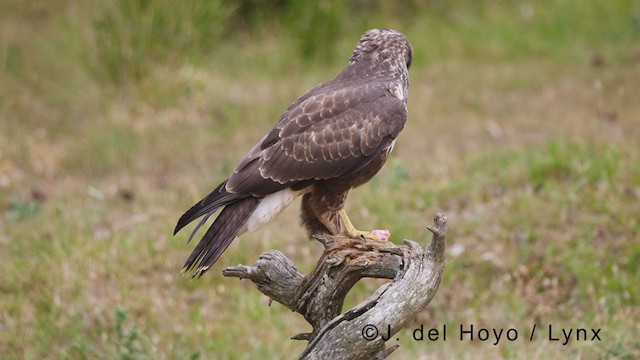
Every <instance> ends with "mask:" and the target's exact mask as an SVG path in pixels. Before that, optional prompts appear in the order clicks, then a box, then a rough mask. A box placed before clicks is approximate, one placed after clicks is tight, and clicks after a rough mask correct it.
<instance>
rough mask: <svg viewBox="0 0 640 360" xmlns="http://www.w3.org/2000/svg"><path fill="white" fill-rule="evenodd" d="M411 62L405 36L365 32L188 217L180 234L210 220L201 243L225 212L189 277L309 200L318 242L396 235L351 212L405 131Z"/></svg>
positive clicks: (192, 260) (307, 210)
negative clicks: (360, 223)
mask: <svg viewBox="0 0 640 360" xmlns="http://www.w3.org/2000/svg"><path fill="white" fill-rule="evenodd" d="M411 58H412V47H411V44H410V43H409V40H408V39H407V38H406V37H405V36H404V35H403V34H402V33H400V32H398V31H395V30H390V29H374V30H369V31H367V32H366V33H364V35H362V37H361V38H360V41H359V43H358V45H357V46H356V48H355V50H354V51H353V54H352V55H351V58H350V59H349V65H348V66H347V67H346V68H345V69H344V70H342V71H341V72H340V73H339V74H338V75H337V76H336V77H335V78H334V79H332V80H329V81H327V82H324V83H321V84H319V85H317V86H315V87H314V88H312V89H311V90H309V91H308V92H307V93H305V94H304V95H302V96H300V97H299V98H298V99H297V100H295V101H294V102H293V103H292V104H291V105H290V106H289V107H288V108H287V109H286V110H285V111H284V113H283V114H282V116H280V119H279V120H278V122H277V123H276V125H275V127H274V128H273V129H272V130H271V131H269V132H268V133H267V134H266V135H265V136H264V137H263V138H262V139H261V140H260V141H259V142H258V143H257V144H256V145H255V146H254V147H253V148H252V149H251V150H250V151H249V153H248V154H247V156H246V157H245V158H244V159H243V160H242V161H240V163H239V164H238V165H237V166H236V167H235V169H234V170H233V173H232V174H231V175H230V176H229V177H228V178H227V179H226V180H224V181H223V182H222V183H221V184H220V185H218V186H217V187H216V188H215V189H214V190H213V191H212V192H211V193H210V194H208V195H207V196H205V197H204V198H203V199H202V200H200V201H199V202H197V203H196V204H195V205H193V207H191V208H190V209H189V210H187V212H185V213H184V215H182V217H181V218H180V220H178V223H177V225H176V228H175V231H174V235H175V234H176V233H177V232H178V231H179V230H180V229H182V228H183V227H184V226H185V225H187V224H189V223H190V222H192V221H193V220H195V219H197V218H199V217H202V219H201V220H200V222H199V223H198V225H197V226H196V227H195V229H194V230H193V232H192V233H191V236H190V237H189V240H191V238H192V237H193V236H194V235H195V233H196V232H197V231H198V229H199V228H200V227H201V226H202V225H203V224H204V223H205V222H206V221H207V220H208V219H209V217H211V216H212V215H213V214H214V213H215V212H216V211H217V210H218V209H220V208H223V209H222V211H221V212H220V214H219V215H218V217H217V218H216V220H215V221H214V222H213V224H212V225H211V227H209V229H208V230H207V232H206V233H205V234H204V236H203V237H202V239H201V240H200V243H199V244H198V245H197V246H196V248H195V249H194V250H193V252H192V253H191V255H190V256H189V258H188V259H187V261H186V262H185V264H184V269H183V270H184V271H189V272H190V271H194V272H195V273H194V276H195V275H196V274H197V275H202V274H203V273H204V272H206V271H207V270H208V269H209V268H210V267H211V266H212V265H213V263H215V262H216V260H218V258H219V257H220V255H221V254H222V253H223V252H224V250H225V249H226V248H227V247H228V246H229V244H231V242H232V241H233V240H234V239H235V238H236V237H237V236H239V235H240V234H242V233H244V232H246V231H253V230H255V229H257V228H258V227H259V226H260V225H262V224H264V223H266V222H268V221H269V220H271V219H272V218H273V217H274V216H275V215H276V214H277V213H279V212H280V211H281V210H282V209H283V208H284V207H286V206H287V205H289V204H290V203H291V202H292V201H293V200H294V199H295V198H296V197H298V196H300V195H302V206H301V208H302V224H303V226H304V227H305V228H306V230H307V231H308V233H309V234H310V235H313V234H319V233H328V234H331V235H336V234H343V235H346V236H348V237H351V238H369V239H373V240H379V241H385V240H387V238H388V237H389V235H390V234H389V232H388V231H387V230H373V231H371V232H365V231H359V230H357V229H356V228H355V227H354V226H353V224H352V223H351V221H350V220H349V217H348V216H347V213H346V212H345V209H344V205H345V201H346V198H347V194H348V193H349V191H350V190H351V189H352V188H354V187H356V186H359V185H362V184H364V183H366V182H367V181H369V180H370V179H371V178H372V177H373V176H374V175H375V174H376V173H377V172H378V171H379V170H380V169H381V168H382V166H383V165H384V163H385V161H386V160H387V157H388V156H389V153H390V152H391V150H392V149H393V145H394V143H395V141H396V137H397V136H398V134H399V133H400V132H401V131H402V129H403V128H404V125H405V122H406V120H407V89H408V86H409V76H408V69H409V66H410V65H411Z"/></svg>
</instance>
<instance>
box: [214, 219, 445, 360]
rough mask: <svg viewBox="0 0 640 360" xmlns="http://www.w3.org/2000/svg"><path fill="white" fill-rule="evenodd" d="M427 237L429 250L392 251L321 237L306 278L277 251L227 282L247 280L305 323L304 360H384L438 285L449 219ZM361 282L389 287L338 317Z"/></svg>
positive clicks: (407, 245)
mask: <svg viewBox="0 0 640 360" xmlns="http://www.w3.org/2000/svg"><path fill="white" fill-rule="evenodd" d="M428 229H429V230H430V231H431V233H432V234H433V236H432V239H431V242H430V243H429V244H428V245H427V246H426V247H425V248H424V249H423V248H422V247H421V246H420V245H418V244H417V243H416V242H414V241H410V240H405V241H404V243H403V244H401V245H395V244H393V243H390V242H385V243H380V242H375V241H369V240H367V241H362V240H354V239H350V238H345V237H342V236H326V235H325V236H318V237H316V239H317V240H319V241H320V242H322V244H323V245H324V247H325V250H324V253H323V254H322V256H321V257H320V260H318V263H317V264H316V267H315V269H314V270H313V271H312V272H311V274H309V275H307V276H304V275H302V274H300V273H299V272H298V270H297V269H296V266H295V264H294V263H293V262H292V261H291V260H290V259H288V258H287V257H286V256H284V255H283V254H282V253H281V252H279V251H277V250H271V251H269V252H266V253H264V254H262V255H260V258H259V259H258V261H257V262H256V263H255V264H254V265H253V266H245V265H238V266H233V267H228V268H225V269H224V270H223V274H224V276H231V277H238V278H246V279H250V280H251V281H253V282H254V283H255V285H256V286H257V287H258V290H260V291H261V292H262V293H263V294H265V295H267V296H269V297H270V298H271V299H272V300H275V301H277V302H279V303H281V304H283V305H284V306H286V307H288V308H289V309H291V310H293V311H295V312H297V313H299V314H301V315H302V316H304V318H305V319H306V320H307V321H308V322H309V323H310V324H311V326H312V327H313V331H312V332H311V333H303V334H298V335H295V336H293V339H297V340H307V341H308V342H309V343H308V346H307V348H306V349H305V351H304V352H303V353H302V354H301V355H300V358H301V359H384V358H386V357H387V356H388V355H389V354H391V352H393V351H394V350H395V349H396V348H397V347H398V345H394V346H391V347H389V348H387V347H385V342H386V340H388V339H389V338H388V337H387V335H389V331H388V330H389V329H390V335H391V338H392V339H395V338H393V336H394V335H395V334H396V333H397V332H398V331H399V330H400V329H402V327H404V326H405V325H406V324H407V323H408V321H410V320H411V319H412V318H413V317H414V316H415V315H416V314H417V313H418V312H419V311H421V310H422V309H423V308H424V307H425V306H427V304H429V302H430V301H431V299H432V298H433V296H434V295H435V293H436V291H437V290H438V286H439V285H440V279H441V278H442V271H443V270H444V240H445V236H446V233H447V219H446V216H445V215H444V214H442V213H437V214H436V215H435V217H434V220H433V225H430V226H428ZM364 277H369V278H383V279H391V280H392V281H390V282H388V283H385V284H384V285H382V286H381V287H380V288H378V289H377V290H376V291H375V292H374V294H372V295H371V296H370V297H369V298H368V299H366V300H365V301H363V302H362V303H360V304H359V305H358V306H356V307H355V308H353V309H351V310H349V311H347V312H345V313H344V314H340V313H341V310H342V305H343V302H344V298H345V296H346V295H347V293H348V292H349V291H350V290H351V288H352V287H353V285H355V284H356V282H358V281H359V280H360V279H361V278H364ZM374 327H375V328H374ZM376 329H377V331H378V333H377V336H376ZM383 337H384V338H383ZM365 338H368V339H365Z"/></svg>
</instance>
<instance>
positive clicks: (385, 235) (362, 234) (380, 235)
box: [338, 209, 391, 242]
mask: <svg viewBox="0 0 640 360" xmlns="http://www.w3.org/2000/svg"><path fill="white" fill-rule="evenodd" d="M338 216H339V217H340V221H341V222H342V226H343V228H344V231H343V232H342V235H344V236H347V237H350V238H352V239H362V240H366V239H370V240H374V241H380V242H384V241H387V240H389V236H390V235H391V233H390V232H389V230H372V231H360V230H358V229H356V228H355V227H354V226H353V224H352V223H351V220H349V216H347V212H346V211H345V210H344V209H342V210H340V211H338Z"/></svg>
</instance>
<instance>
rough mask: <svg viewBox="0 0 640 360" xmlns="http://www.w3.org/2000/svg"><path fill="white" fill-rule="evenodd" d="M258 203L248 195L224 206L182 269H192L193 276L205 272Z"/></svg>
mask: <svg viewBox="0 0 640 360" xmlns="http://www.w3.org/2000/svg"><path fill="white" fill-rule="evenodd" d="M259 203H260V199H259V198H255V197H248V198H244V199H241V200H238V201H236V202H233V203H231V204H228V205H227V206H225V208H224V209H223V210H222V212H220V215H218V218H217V219H216V220H215V221H214V222H213V224H212V225H211V227H209V230H207V232H206V233H205V234H204V236H203V237H202V239H201V240H200V242H199V243H198V245H197V246H196V248H195V249H194V250H193V252H192V253H191V255H190V256H189V258H188V259H187V261H186V262H185V263H184V267H183V269H182V271H183V272H191V271H194V276H202V275H203V274H204V273H205V272H207V270H209V268H210V267H211V265H213V264H214V263H215V262H216V261H217V260H218V258H219V257H220V255H222V253H223V252H224V251H225V250H226V249H227V247H228V246H229V244H231V242H232V241H233V239H235V238H236V236H237V235H238V232H239V231H240V229H242V227H243V226H244V225H245V223H246V222H247V219H249V217H250V216H251V214H252V213H253V211H254V210H255V209H256V207H257V206H258V204H259Z"/></svg>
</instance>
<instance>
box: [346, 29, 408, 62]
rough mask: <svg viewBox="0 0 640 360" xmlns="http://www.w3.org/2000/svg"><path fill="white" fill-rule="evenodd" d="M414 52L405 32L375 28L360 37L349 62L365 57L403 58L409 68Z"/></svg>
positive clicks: (382, 59) (380, 59)
mask: <svg viewBox="0 0 640 360" xmlns="http://www.w3.org/2000/svg"><path fill="white" fill-rule="evenodd" d="M412 53H413V49H412V47H411V43H409V39H407V37H406V36H404V34H403V33H401V32H399V31H396V30H392V29H373V30H369V31H367V32H366V33H364V34H363V35H362V37H360V41H359V42H358V46H356V49H355V50H354V51H353V54H352V55H351V58H350V59H349V63H350V64H353V63H356V62H358V61H361V60H365V59H368V60H373V61H389V60H391V61H394V60H395V61H397V60H401V61H403V63H404V64H406V65H407V69H408V68H409V67H410V66H411V58H412Z"/></svg>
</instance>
